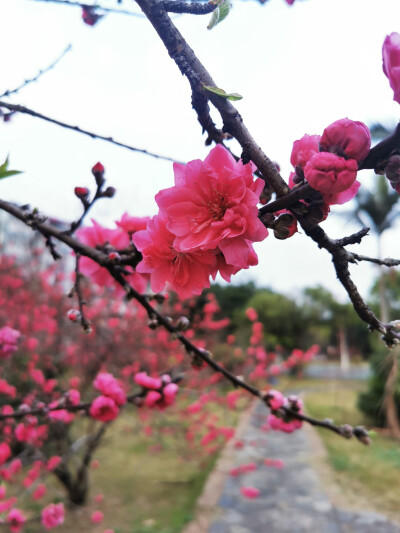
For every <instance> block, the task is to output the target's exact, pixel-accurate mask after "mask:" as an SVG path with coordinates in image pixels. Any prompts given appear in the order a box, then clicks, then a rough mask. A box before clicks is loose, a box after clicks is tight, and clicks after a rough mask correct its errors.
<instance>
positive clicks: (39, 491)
mask: <svg viewBox="0 0 400 533" xmlns="http://www.w3.org/2000/svg"><path fill="white" fill-rule="evenodd" d="M46 492H47V489H46V485H44V484H43V483H39V485H38V486H37V487H36V489H35V490H34V491H33V494H32V498H33V499H34V500H40V498H43V496H44V495H45V494H46Z"/></svg>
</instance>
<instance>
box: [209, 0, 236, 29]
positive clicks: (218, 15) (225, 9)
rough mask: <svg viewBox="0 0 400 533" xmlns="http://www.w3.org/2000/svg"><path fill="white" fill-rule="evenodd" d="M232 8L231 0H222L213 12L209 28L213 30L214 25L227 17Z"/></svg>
mask: <svg viewBox="0 0 400 533" xmlns="http://www.w3.org/2000/svg"><path fill="white" fill-rule="evenodd" d="M230 10H231V4H230V2H229V0H222V1H221V2H219V4H218V7H216V8H215V9H214V11H213V12H212V15H211V19H210V22H209V23H208V26H207V28H208V29H209V30H211V29H212V28H214V26H216V25H217V24H219V23H220V22H222V21H223V20H224V19H226V17H227V16H228V15H229V12H230Z"/></svg>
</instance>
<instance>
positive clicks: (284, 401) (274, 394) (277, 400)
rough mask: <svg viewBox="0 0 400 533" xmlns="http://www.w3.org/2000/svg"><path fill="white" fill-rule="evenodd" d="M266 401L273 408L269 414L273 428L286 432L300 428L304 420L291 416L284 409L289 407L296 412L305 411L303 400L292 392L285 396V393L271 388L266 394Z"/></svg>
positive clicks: (268, 420)
mask: <svg viewBox="0 0 400 533" xmlns="http://www.w3.org/2000/svg"><path fill="white" fill-rule="evenodd" d="M265 401H266V403H267V405H268V407H269V408H270V409H271V414H269V415H268V419H267V422H268V425H269V427H270V428H271V429H273V430H276V431H284V432H285V433H293V431H296V429H300V428H301V426H302V424H303V423H302V421H301V420H297V419H296V418H293V417H292V416H290V414H289V413H288V412H287V411H286V410H285V409H282V408H283V407H287V408H289V409H290V410H292V411H294V412H296V413H299V414H300V413H302V412H303V402H302V401H301V400H300V398H298V397H297V396H295V395H294V394H292V395H291V396H289V397H288V398H285V396H283V394H282V393H281V392H279V391H277V390H270V391H268V393H267V394H266V395H265Z"/></svg>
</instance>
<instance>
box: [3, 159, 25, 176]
mask: <svg viewBox="0 0 400 533" xmlns="http://www.w3.org/2000/svg"><path fill="white" fill-rule="evenodd" d="M15 174H21V170H8V156H7V159H6V160H5V161H4V163H3V164H2V165H0V180H2V179H3V178H8V177H10V176H15Z"/></svg>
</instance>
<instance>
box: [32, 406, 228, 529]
mask: <svg viewBox="0 0 400 533" xmlns="http://www.w3.org/2000/svg"><path fill="white" fill-rule="evenodd" d="M209 405H210V410H212V414H217V415H219V416H220V420H221V423H222V424H223V425H232V426H234V425H236V422H237V419H238V415H239V413H237V412H232V411H228V410H227V409H226V408H224V407H221V406H219V405H216V404H209ZM136 417H137V412H136V411H134V410H130V411H128V409H127V410H126V411H125V412H124V413H123V414H122V415H121V416H120V417H119V418H118V419H117V420H116V422H115V423H113V424H112V425H111V426H110V428H109V430H108V431H107V433H106V436H105V438H104V442H103V443H102V445H101V446H100V448H99V449H98V451H97V452H96V454H95V456H94V459H96V460H98V461H99V463H100V466H99V468H98V469H91V470H90V496H89V500H88V502H87V505H86V506H85V507H83V508H80V509H76V510H74V511H72V512H68V513H67V514H66V521H65V524H64V525H63V526H62V527H59V528H58V529H57V531H58V532H59V533H75V532H76V531H77V524H79V531H87V532H88V533H103V531H104V530H105V529H106V528H112V529H114V531H115V533H179V532H180V531H181V530H182V528H183V527H184V525H185V524H186V523H187V522H189V521H190V520H191V519H192V518H193V516H194V511H195V505H196V502H197V499H198V497H199V496H200V494H201V492H202V490H203V487H204V484H205V481H206V480H207V477H208V475H209V474H210V472H211V471H212V469H213V467H214V465H215V462H216V460H217V457H218V454H214V455H212V456H206V457H205V458H204V457H203V458H202V459H200V460H199V459H198V458H196V456H195V455H194V454H193V452H192V453H189V452H188V445H187V442H186V440H185V438H184V436H183V435H184V431H182V429H183V428H184V427H185V425H184V424H185V423H184V422H182V421H181V420H180V419H179V417H177V415H174V414H173V413H172V412H168V411H165V412H163V413H159V416H158V417H157V418H158V420H157V421H156V424H158V425H160V427H163V428H166V427H169V428H171V427H172V428H173V432H172V433H170V434H166V435H163V434H161V435H160V434H157V436H154V437H150V438H148V437H145V436H144V435H143V433H142V431H141V430H140V428H139V425H138V424H137V422H135V420H136ZM160 444H161V445H162V449H161V450H159V451H155V452H151V451H149V446H154V445H160ZM56 490H57V491H58V494H59V496H60V499H61V500H62V499H63V490H62V487H61V486H59V485H58V486H57V489H56ZM99 493H100V494H104V501H103V502H102V503H101V504H98V503H96V502H95V501H94V496H95V495H96V494H99ZM52 494H54V492H52ZM94 510H101V511H102V512H103V513H104V515H105V518H104V521H103V522H102V523H101V524H97V525H94V524H91V522H90V515H91V513H92V512H93V511H94ZM36 527H37V525H36ZM33 531H36V530H35V529H33V530H32V532H29V531H28V529H27V532H28V533H33Z"/></svg>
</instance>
